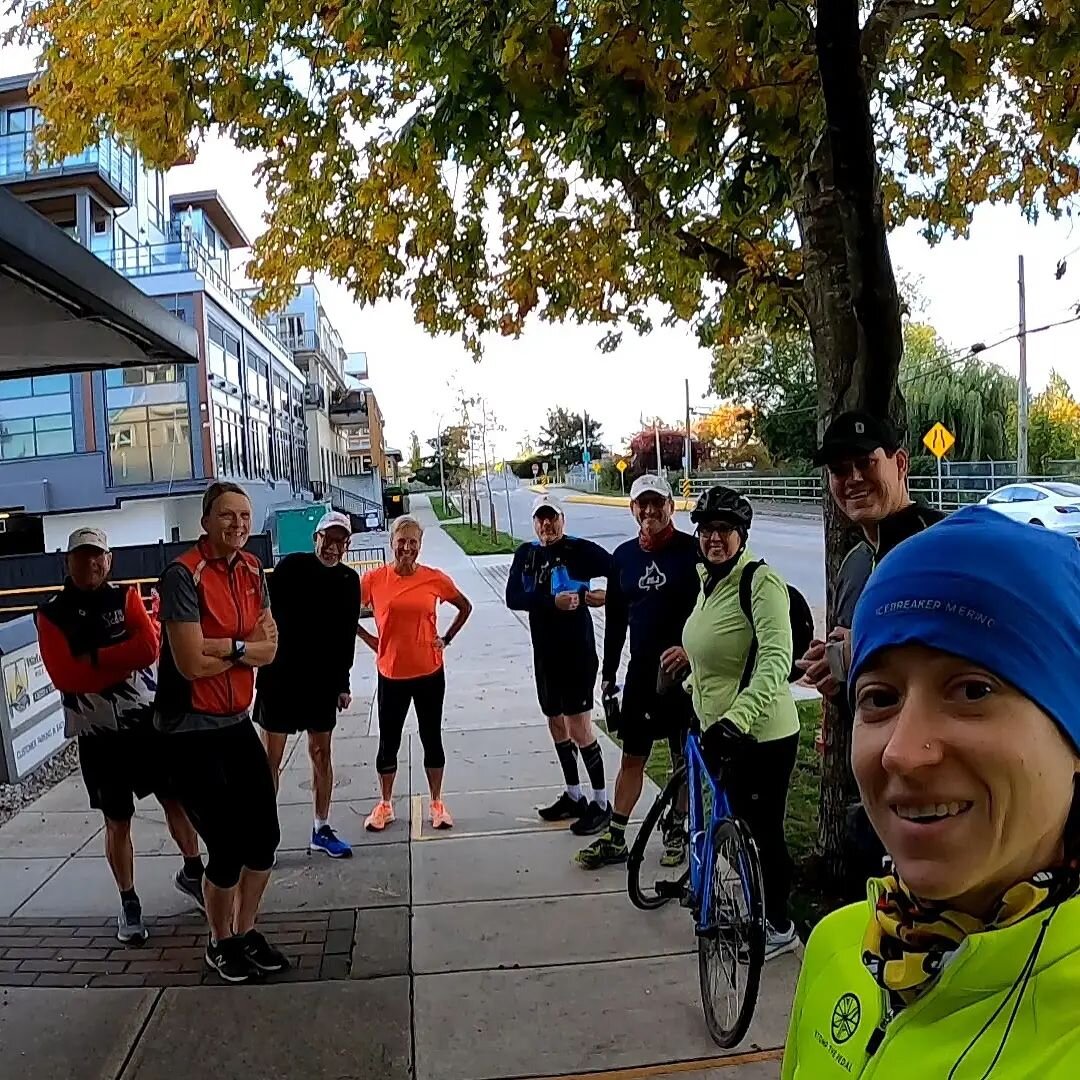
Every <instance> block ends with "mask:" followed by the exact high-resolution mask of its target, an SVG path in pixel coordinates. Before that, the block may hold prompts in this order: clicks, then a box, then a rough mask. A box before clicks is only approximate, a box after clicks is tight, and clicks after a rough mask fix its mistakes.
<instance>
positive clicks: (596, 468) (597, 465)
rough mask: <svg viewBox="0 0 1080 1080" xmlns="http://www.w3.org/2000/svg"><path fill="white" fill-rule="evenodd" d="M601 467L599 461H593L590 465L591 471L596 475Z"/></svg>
mask: <svg viewBox="0 0 1080 1080" xmlns="http://www.w3.org/2000/svg"><path fill="white" fill-rule="evenodd" d="M603 467H604V466H603V465H601V464H600V462H599V461H594V462H593V463H592V471H593V472H595V473H598V472H599V471H600V470H601V469H602V468H603Z"/></svg>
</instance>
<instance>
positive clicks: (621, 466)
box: [615, 461, 629, 472]
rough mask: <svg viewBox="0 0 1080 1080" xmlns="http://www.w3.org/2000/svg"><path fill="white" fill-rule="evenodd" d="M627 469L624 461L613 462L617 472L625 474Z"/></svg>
mask: <svg viewBox="0 0 1080 1080" xmlns="http://www.w3.org/2000/svg"><path fill="white" fill-rule="evenodd" d="M628 467H629V466H628V465H627V464H626V462H625V461H616V462H615V468H616V469H618V470H619V472H626V470H627V468H628Z"/></svg>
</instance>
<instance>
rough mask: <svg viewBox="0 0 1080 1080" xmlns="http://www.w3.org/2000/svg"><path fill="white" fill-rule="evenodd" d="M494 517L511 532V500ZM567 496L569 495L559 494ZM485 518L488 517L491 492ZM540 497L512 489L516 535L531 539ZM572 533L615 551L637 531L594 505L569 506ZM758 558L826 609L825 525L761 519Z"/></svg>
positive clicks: (618, 512)
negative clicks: (533, 514)
mask: <svg viewBox="0 0 1080 1080" xmlns="http://www.w3.org/2000/svg"><path fill="white" fill-rule="evenodd" d="M493 494H494V497H495V516H496V518H497V519H498V522H499V528H500V529H502V530H504V531H509V530H508V514H507V495H506V493H505V492H504V491H494V492H493ZM557 494H560V495H565V494H567V492H557ZM484 495H485V503H484V505H485V513H486V505H487V504H486V492H485V493H484ZM535 498H536V496H535V494H534V493H533V492H532V491H529V490H528V489H527V488H518V489H516V490H515V489H511V491H510V495H509V510H510V515H509V516H512V517H513V526H514V527H513V534H514V535H515V536H518V537H521V538H522V539H532V537H533V531H532V522H531V519H530V516H529V511H530V509H531V506H532V502H533V499H535ZM565 505H566V522H567V530H568V531H569V532H571V533H573V534H574V535H575V536H583V537H586V538H588V539H589V540H595V541H596V542H597V543H598V544H600V545H602V546H603V547H606V548H608V550H613V549H614V548H615V547H617V546H618V545H619V544H621V543H622V542H623V541H624V540H629V539H630V538H631V537H633V536H635V535H636V534H637V526H636V525H635V523H634V519H633V517H631V515H630V511H629V510H624V509H623V508H622V507H616V506H596V505H593V504H590V503H566V504H565ZM675 517H676V523H677V525H678V526H679V528H681V529H686V530H688V531H689V530H690V529H691V525H690V515H689V514H683V513H680V514H676V515H675ZM750 544H751V547H752V548H753V550H754V552H755V553H756V554H757V555H758V556H759V557H760V558H763V559H766V560H768V562H769V563H771V564H772V565H773V566H775V567H776V568H777V570H779V571H780V572H781V573H782V574H783V575H784V577H785V578H787V580H788V581H789V582H791V584H792V585H794V586H795V587H796V588H797V589H799V590H800V591H801V592H802V593H803V595H804V596H805V597H806V599H807V600H808V601H809V603H810V606H811V607H812V608H813V609H814V611H815V613H818V612H823V610H824V607H825V546H824V536H823V531H822V525H821V520H820V519H819V518H811V517H805V518H803V517H782V516H779V515H775V514H774V515H769V514H767V513H761V514H759V515H758V517H757V519H756V521H755V522H754V528H753V531H752V532H751V535H750Z"/></svg>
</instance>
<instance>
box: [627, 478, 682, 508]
mask: <svg viewBox="0 0 1080 1080" xmlns="http://www.w3.org/2000/svg"><path fill="white" fill-rule="evenodd" d="M646 492H652V493H653V494H654V495H662V496H663V497H664V498H665V499H670V498H671V497H672V496H671V485H670V484H669V483H668V482H667V481H666V480H665V479H664V478H663V477H662V476H654V475H653V474H652V473H646V474H645V475H644V476H639V477H638V478H637V479H636V480H635V481H634V483H633V484H632V485H631V487H630V501H631V502H633V501H634V500H635V499H639V498H641V496H642V495H644V494H645V493H646Z"/></svg>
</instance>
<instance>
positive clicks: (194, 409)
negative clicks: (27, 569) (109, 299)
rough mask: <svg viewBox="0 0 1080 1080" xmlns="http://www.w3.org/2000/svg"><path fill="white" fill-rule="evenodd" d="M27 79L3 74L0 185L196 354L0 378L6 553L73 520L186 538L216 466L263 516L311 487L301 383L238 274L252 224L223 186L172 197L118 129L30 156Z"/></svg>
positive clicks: (56, 541)
mask: <svg viewBox="0 0 1080 1080" xmlns="http://www.w3.org/2000/svg"><path fill="white" fill-rule="evenodd" d="M30 79H31V77H30V76H21V77H16V78H8V79H0V189H6V190H7V191H8V192H10V193H11V194H13V195H14V196H15V197H16V198H18V199H19V200H21V201H22V202H23V203H25V204H27V205H28V206H30V207H32V208H33V209H35V210H36V211H37V212H38V213H39V214H41V215H42V216H44V217H45V218H47V219H48V220H49V221H51V222H52V223H53V224H54V225H55V226H57V227H58V228H59V229H61V230H62V231H63V232H65V233H67V234H68V236H69V237H71V238H72V239H73V240H75V241H77V242H78V243H79V244H80V245H82V246H83V247H84V248H86V249H88V250H89V251H90V252H92V253H93V254H94V255H96V256H97V257H98V259H100V260H101V261H102V262H104V263H105V264H107V265H108V266H110V267H112V268H113V269H114V270H115V271H117V272H118V273H119V274H121V275H123V276H124V277H126V278H128V279H129V280H130V281H131V282H132V283H133V284H134V285H136V286H137V287H138V289H139V290H141V292H142V293H144V294H145V295H146V296H148V297H150V298H152V299H153V300H154V301H156V302H157V304H159V305H160V306H161V307H162V308H164V309H165V310H166V311H167V312H170V313H171V314H173V315H174V316H176V317H177V318H178V319H180V320H181V321H182V322H184V323H186V324H187V325H188V326H189V327H192V328H193V329H194V331H195V335H196V338H197V342H198V363H197V364H193V365H190V366H181V365H179V364H177V363H175V362H163V363H160V364H156V365H153V366H150V367H138V368H124V369H117V370H109V371H93V372H86V373H76V374H67V373H62V374H50V375H45V376H39V377H30V378H26V379H17V380H6V381H0V513H2V514H7V515H8V518H7V519H0V520H7V521H9V522H12V523H17V524H19V526H20V528H18V529H15V528H11V529H9V531H8V532H7V533H0V554H7V553H15V552H16V551H33V550H37V551H42V550H44V551H51V550H55V549H57V548H58V547H60V546H61V545H62V544H63V542H64V541H65V540H66V537H67V535H68V533H69V532H70V531H71V529H72V528H73V527H74V526H75V524H79V525H98V526H101V527H103V528H105V529H107V530H108V533H109V536H110V538H111V540H112V541H113V543H114V544H117V545H120V544H135V543H148V542H153V541H156V540H174V539H175V540H183V539H189V538H193V537H195V536H197V535H198V532H199V517H200V493H201V492H202V491H203V490H204V489H205V487H206V484H207V482H208V481H209V480H211V479H215V478H219V479H232V480H237V481H239V482H240V483H242V484H243V485H244V487H245V489H246V490H247V491H248V492H249V493H250V494H251V497H252V502H253V504H254V508H255V518H256V520H255V528H256V529H259V530H262V529H264V528H266V527H268V526H269V523H270V517H271V515H272V511H273V510H274V509H275V508H280V507H285V506H289V505H296V504H297V503H302V502H306V501H310V500H311V498H312V489H311V481H312V469H311V464H312V455H311V450H310V447H309V445H308V436H307V418H306V415H305V412H306V404H305V402H306V400H307V396H308V390H307V376H306V374H305V372H304V371H303V370H301V368H300V367H299V366H298V364H297V361H296V359H295V358H294V353H293V350H292V349H291V348H289V347H287V346H286V345H285V344H284V343H283V342H282V341H281V340H280V338H279V337H278V335H277V333H276V332H274V331H273V330H272V329H271V328H268V327H267V325H266V324H265V323H264V321H263V320H262V319H260V318H259V317H257V316H256V315H255V313H254V312H253V310H252V308H251V306H250V303H249V298H248V297H246V296H245V295H243V294H242V292H241V291H240V290H239V289H238V288H237V287H236V286H235V285H234V272H235V267H236V262H237V259H238V257H239V253H241V252H242V251H243V250H244V249H246V248H247V247H248V246H249V241H248V238H247V237H246V236H245V235H244V232H243V230H242V229H241V227H240V226H239V225H238V223H237V221H236V219H235V218H234V217H233V215H232V213H231V212H230V211H229V208H228V207H227V206H226V205H225V203H224V202H223V200H222V199H221V198H220V196H219V195H218V194H217V192H215V191H195V192H187V193H181V194H174V195H172V196H170V197H166V194H165V177H164V173H162V172H160V171H158V170H154V169H151V168H149V167H148V166H146V165H145V164H144V163H143V162H142V161H141V160H140V158H139V156H138V155H137V154H136V153H134V152H133V151H131V150H129V149H127V148H126V147H124V146H122V145H120V144H119V143H118V142H116V141H114V140H111V139H105V140H103V141H102V142H100V143H99V144H98V145H97V146H93V147H90V148H88V149H87V150H85V151H83V152H82V153H81V154H77V155H74V156H72V157H69V158H66V159H65V160H64V161H63V162H61V163H59V164H48V163H44V162H41V161H39V160H38V158H37V155H36V154H35V152H34V151H35V139H34V130H35V128H36V127H37V126H38V124H39V123H40V117H39V115H38V113H37V110H35V109H34V108H33V107H32V106H31V105H30V104H29V96H28V91H29V86H30ZM92 366H94V365H92V364H89V363H87V364H72V365H69V368H79V367H81V368H88V367H92ZM335 452H336V453H337V454H338V455H339V456H341V457H344V456H345V450H344V447H342V448H341V449H340V450H336V451H335ZM15 534H18V535H19V536H20V540H19V546H18V547H15V546H12V545H11V543H10V538H11V537H12V536H13V535H15ZM5 536H7V537H8V538H9V542H8V543H7V545H6V546H5V540H4V538H5Z"/></svg>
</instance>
